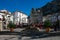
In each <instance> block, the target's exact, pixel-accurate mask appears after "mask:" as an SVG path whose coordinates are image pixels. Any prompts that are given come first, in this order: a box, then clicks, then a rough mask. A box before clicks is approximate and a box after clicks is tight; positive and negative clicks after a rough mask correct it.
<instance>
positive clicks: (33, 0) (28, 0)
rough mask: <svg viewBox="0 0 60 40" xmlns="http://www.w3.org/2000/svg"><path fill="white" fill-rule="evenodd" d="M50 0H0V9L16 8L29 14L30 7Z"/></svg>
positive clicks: (10, 9)
mask: <svg viewBox="0 0 60 40" xmlns="http://www.w3.org/2000/svg"><path fill="white" fill-rule="evenodd" d="M50 1H51V0H0V10H2V9H6V10H8V11H10V12H14V11H16V10H19V11H23V12H25V13H26V14H27V15H29V14H30V11H31V8H40V7H42V6H44V5H45V4H46V3H48V2H50Z"/></svg>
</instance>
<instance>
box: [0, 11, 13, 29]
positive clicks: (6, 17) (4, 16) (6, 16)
mask: <svg viewBox="0 0 60 40" xmlns="http://www.w3.org/2000/svg"><path fill="white" fill-rule="evenodd" d="M0 19H1V20H2V22H3V26H5V27H6V28H7V25H8V23H9V22H10V21H12V20H13V18H12V15H11V12H9V11H7V10H0ZM11 19H12V20H11Z"/></svg>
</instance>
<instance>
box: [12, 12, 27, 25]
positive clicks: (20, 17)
mask: <svg viewBox="0 0 60 40" xmlns="http://www.w3.org/2000/svg"><path fill="white" fill-rule="evenodd" d="M13 15H14V23H15V24H19V23H20V24H22V23H28V16H27V15H26V14H24V13H23V12H18V11H16V12H15V13H14V14H13Z"/></svg>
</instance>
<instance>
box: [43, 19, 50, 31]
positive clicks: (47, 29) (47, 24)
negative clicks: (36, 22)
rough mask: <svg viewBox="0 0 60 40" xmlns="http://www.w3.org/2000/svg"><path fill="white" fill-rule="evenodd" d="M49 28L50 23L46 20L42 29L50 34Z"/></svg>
mask: <svg viewBox="0 0 60 40" xmlns="http://www.w3.org/2000/svg"><path fill="white" fill-rule="evenodd" d="M50 26H51V22H50V21H49V20H46V21H45V22H44V27H45V28H46V32H50Z"/></svg>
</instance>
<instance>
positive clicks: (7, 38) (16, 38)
mask: <svg viewBox="0 0 60 40" xmlns="http://www.w3.org/2000/svg"><path fill="white" fill-rule="evenodd" d="M37 37H38V36H37ZM0 40H60V36H53V37H46V38H34V37H26V36H24V37H21V36H20V35H0Z"/></svg>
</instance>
